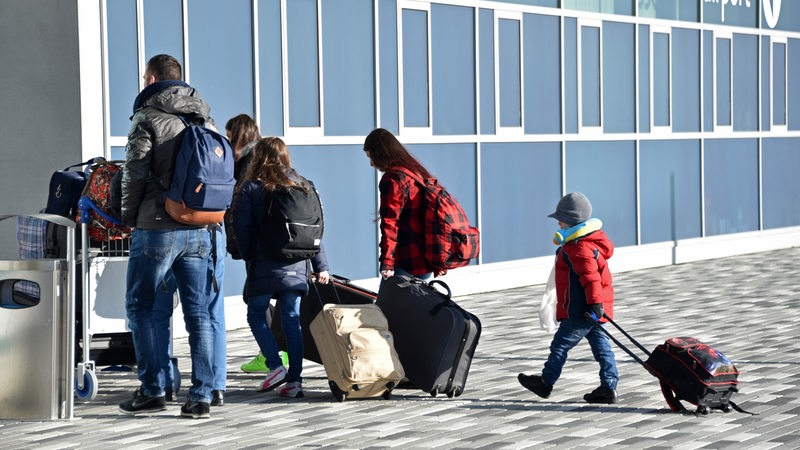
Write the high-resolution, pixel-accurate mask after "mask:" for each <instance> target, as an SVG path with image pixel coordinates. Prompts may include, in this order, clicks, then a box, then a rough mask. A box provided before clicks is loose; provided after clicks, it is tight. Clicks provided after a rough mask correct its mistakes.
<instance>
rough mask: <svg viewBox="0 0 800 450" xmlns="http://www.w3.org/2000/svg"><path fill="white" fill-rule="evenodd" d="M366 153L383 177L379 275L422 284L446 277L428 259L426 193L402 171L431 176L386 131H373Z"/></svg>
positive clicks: (380, 210) (384, 277)
mask: <svg viewBox="0 0 800 450" xmlns="http://www.w3.org/2000/svg"><path fill="white" fill-rule="evenodd" d="M364 152H366V154H367V157H368V158H369V161H370V165H371V166H372V167H374V168H376V169H378V170H380V171H381V172H383V176H382V177H381V181H380V183H379V184H378V188H379V190H380V195H381V201H380V208H379V214H380V230H381V242H380V250H381V252H380V257H379V262H380V273H381V276H382V277H383V279H387V278H389V277H391V276H392V275H395V274H396V275H407V276H415V277H417V278H421V279H423V280H426V279H429V278H430V277H431V276H432V275H436V276H440V275H444V272H443V271H437V269H435V268H433V267H431V265H430V264H429V263H428V261H427V260H426V259H425V256H424V255H425V253H424V249H425V234H424V233H425V230H424V226H423V225H424V212H423V210H422V208H423V193H422V192H420V189H419V186H418V185H417V184H416V183H415V182H414V179H412V178H411V177H410V176H409V175H407V174H406V173H405V172H404V171H403V170H404V169H405V170H408V171H411V172H413V173H415V174H417V175H419V176H420V177H421V178H422V179H427V178H431V177H432V176H431V174H430V172H428V170H427V169H425V167H423V166H422V164H420V162H419V161H417V159H416V158H414V157H413V156H412V155H411V154H410V153H409V152H408V150H406V149H405V147H403V144H401V143H400V141H398V140H397V138H396V137H395V136H394V135H393V134H392V133H390V132H389V131H387V130H385V129H383V128H377V129H375V130H373V131H372V132H371V133H370V134H369V135H367V138H366V139H365V140H364Z"/></svg>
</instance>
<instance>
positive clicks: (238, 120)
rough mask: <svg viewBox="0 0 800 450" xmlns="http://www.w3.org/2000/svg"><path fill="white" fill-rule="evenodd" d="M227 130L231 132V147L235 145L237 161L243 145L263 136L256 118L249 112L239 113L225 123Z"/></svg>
mask: <svg viewBox="0 0 800 450" xmlns="http://www.w3.org/2000/svg"><path fill="white" fill-rule="evenodd" d="M225 131H229V132H230V133H231V147H233V152H234V159H235V160H236V161H238V160H239V158H240V157H241V152H242V147H244V146H245V145H247V144H249V143H251V142H253V141H256V140H258V138H260V137H261V133H260V132H259V131H258V125H257V124H256V122H255V120H253V119H252V118H251V117H250V116H248V115H247V114H239V115H238V116H236V117H233V118H232V119H230V120H228V122H227V123H226V124H225Z"/></svg>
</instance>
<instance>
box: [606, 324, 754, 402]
mask: <svg viewBox="0 0 800 450" xmlns="http://www.w3.org/2000/svg"><path fill="white" fill-rule="evenodd" d="M605 318H606V319H608V322H609V323H610V324H612V325H614V327H616V328H617V329H618V330H619V331H620V332H622V334H624V335H625V337H627V338H628V339H629V340H630V341H631V342H633V343H634V344H635V345H636V346H637V347H638V348H639V349H640V350H642V351H643V352H644V353H645V354H646V355H647V357H648V358H647V361H644V360H642V358H640V357H639V356H637V355H636V354H635V353H633V351H631V350H630V349H629V348H628V347H626V346H625V345H623V344H622V343H621V342H619V340H617V339H616V338H614V336H612V335H611V333H609V332H608V330H606V329H605V328H603V327H600V326H598V328H600V330H601V331H602V332H603V333H605V334H606V335H607V336H608V337H609V338H611V340H612V341H614V343H615V344H617V345H618V346H619V347H620V348H621V349H623V350H624V351H625V352H626V353H627V354H628V355H630V356H631V357H632V358H633V359H634V360H636V362H638V363H639V364H641V365H642V366H644V368H645V369H647V371H648V372H650V373H651V374H652V375H653V376H655V377H656V378H658V381H659V383H660V384H661V393H662V394H664V400H666V401H667V404H668V405H669V407H670V409H671V410H672V411H673V412H686V411H687V410H686V408H685V407H684V406H683V405H682V404H681V400H684V401H687V402H689V403H692V404H694V405H696V406H697V409H696V411H695V413H697V414H708V413H710V412H711V410H712V409H719V410H722V411H724V412H729V411H731V409H735V410H736V411H739V412H743V413H748V414H753V413H750V412H748V411H745V410H743V409H742V408H740V407H739V406H738V405H737V404H736V403H734V402H733V400H731V397H732V396H733V394H735V393H736V392H739V380H738V378H739V371H738V370H737V369H736V366H735V365H734V364H733V362H731V360H730V359H728V357H726V356H725V355H723V354H722V352H720V351H719V350H717V349H715V348H714V347H711V346H710V345H707V344H705V343H703V342H701V341H700V340H699V339H697V338H693V337H676V338H670V339H667V340H666V342H664V343H663V344H661V345H659V346H657V347H656V348H655V349H654V350H653V351H652V352H650V351H648V350H647V349H646V348H644V347H643V346H642V345H641V344H640V343H639V342H637V341H636V340H635V339H634V338H633V337H631V335H629V334H628V333H627V332H626V331H625V330H623V329H622V328H621V327H620V326H619V325H617V323H616V322H614V321H613V320H611V319H609V318H608V316H605Z"/></svg>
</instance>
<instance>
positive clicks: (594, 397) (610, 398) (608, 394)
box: [583, 387, 617, 405]
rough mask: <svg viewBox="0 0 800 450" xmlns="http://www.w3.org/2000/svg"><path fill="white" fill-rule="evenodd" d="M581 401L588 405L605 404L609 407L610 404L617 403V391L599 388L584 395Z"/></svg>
mask: <svg viewBox="0 0 800 450" xmlns="http://www.w3.org/2000/svg"><path fill="white" fill-rule="evenodd" d="M583 399H584V400H586V401H587V402H589V403H605V404H608V405H610V404H612V403H617V391H615V390H614V389H608V388H604V387H599V388H597V389H595V390H593V391H592V392H589V393H588V394H586V395H584V396H583Z"/></svg>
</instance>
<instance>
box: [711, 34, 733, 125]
mask: <svg viewBox="0 0 800 450" xmlns="http://www.w3.org/2000/svg"><path fill="white" fill-rule="evenodd" d="M714 40H715V46H714V63H715V64H714V93H715V95H714V98H715V101H714V118H715V119H714V124H715V125H716V129H717V130H719V129H720V128H721V127H722V128H724V127H731V125H732V117H731V109H732V107H731V98H732V96H733V95H732V92H731V91H732V85H733V83H732V82H731V79H732V78H731V77H732V74H731V59H732V53H731V51H732V45H731V40H732V38H731V34H730V33H728V34H725V33H719V32H717V33H716V34H715V38H714Z"/></svg>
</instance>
